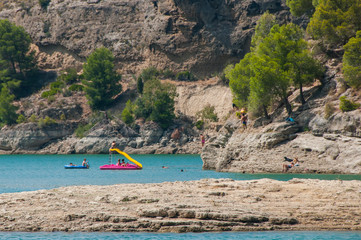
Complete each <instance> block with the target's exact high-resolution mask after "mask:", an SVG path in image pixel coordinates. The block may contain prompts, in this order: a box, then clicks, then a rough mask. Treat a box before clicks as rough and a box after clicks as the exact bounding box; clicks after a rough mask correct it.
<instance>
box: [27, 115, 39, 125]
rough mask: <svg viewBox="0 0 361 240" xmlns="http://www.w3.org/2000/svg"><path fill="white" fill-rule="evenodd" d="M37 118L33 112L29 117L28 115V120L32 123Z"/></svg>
mask: <svg viewBox="0 0 361 240" xmlns="http://www.w3.org/2000/svg"><path fill="white" fill-rule="evenodd" d="M37 121H38V120H37V118H36V116H35V114H32V115H31V116H30V117H29V122H32V123H36V122H37Z"/></svg>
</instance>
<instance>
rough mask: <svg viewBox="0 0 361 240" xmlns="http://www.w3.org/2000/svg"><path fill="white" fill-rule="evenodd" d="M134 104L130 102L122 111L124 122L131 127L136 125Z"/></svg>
mask: <svg viewBox="0 0 361 240" xmlns="http://www.w3.org/2000/svg"><path fill="white" fill-rule="evenodd" d="M133 109H134V104H132V102H131V101H130V100H128V102H127V103H126V106H125V108H124V109H123V111H122V121H123V122H124V123H125V124H127V125H131V124H133V123H134V110H133Z"/></svg>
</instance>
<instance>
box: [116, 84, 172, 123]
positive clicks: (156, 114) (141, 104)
mask: <svg viewBox="0 0 361 240" xmlns="http://www.w3.org/2000/svg"><path fill="white" fill-rule="evenodd" d="M175 97H176V89H175V86H174V85H172V84H169V83H161V82H160V80H159V79H157V78H152V79H150V80H148V81H147V82H145V84H144V90H143V94H142V95H141V96H139V97H138V99H136V100H135V102H134V103H132V102H131V101H130V100H129V101H128V102H127V104H126V107H125V108H124V110H123V112H122V120H123V121H124V122H125V123H126V124H128V125H131V124H132V123H134V120H135V118H144V119H146V120H147V121H154V122H157V123H158V124H159V125H160V126H161V127H162V128H167V127H168V126H169V125H170V124H171V123H172V122H173V119H174V118H175V114H174V98H175Z"/></svg>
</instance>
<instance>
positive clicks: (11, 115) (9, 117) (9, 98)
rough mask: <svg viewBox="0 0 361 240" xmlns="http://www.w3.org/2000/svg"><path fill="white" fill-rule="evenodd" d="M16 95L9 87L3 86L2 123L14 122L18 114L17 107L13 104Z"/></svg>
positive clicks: (1, 102)
mask: <svg viewBox="0 0 361 240" xmlns="http://www.w3.org/2000/svg"><path fill="white" fill-rule="evenodd" d="M14 98H15V96H14V95H13V94H11V93H10V91H9V89H7V87H3V88H2V89H1V92H0V123H1V124H8V125H11V124H14V123H16V119H17V118H18V115H17V114H16V110H17V107H16V106H14V105H13V104H12V102H13V100H14Z"/></svg>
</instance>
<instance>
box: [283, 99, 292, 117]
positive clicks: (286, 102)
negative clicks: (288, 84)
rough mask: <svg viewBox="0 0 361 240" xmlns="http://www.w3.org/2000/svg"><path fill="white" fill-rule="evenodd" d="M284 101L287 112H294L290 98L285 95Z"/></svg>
mask: <svg viewBox="0 0 361 240" xmlns="http://www.w3.org/2000/svg"><path fill="white" fill-rule="evenodd" d="M283 101H284V103H285V106H286V110H287V113H288V115H290V114H291V113H292V107H291V104H290V102H289V101H288V98H287V97H283Z"/></svg>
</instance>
